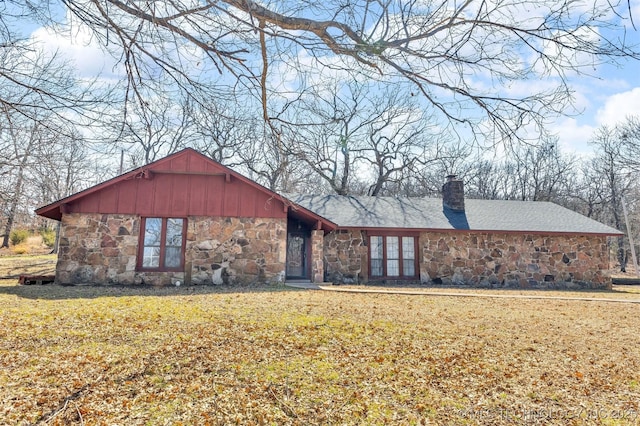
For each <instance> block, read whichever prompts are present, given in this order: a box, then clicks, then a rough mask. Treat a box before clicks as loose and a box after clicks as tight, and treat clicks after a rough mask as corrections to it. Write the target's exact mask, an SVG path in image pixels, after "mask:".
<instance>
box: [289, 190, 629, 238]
mask: <svg viewBox="0 0 640 426" xmlns="http://www.w3.org/2000/svg"><path fill="white" fill-rule="evenodd" d="M287 198H288V199H289V200H291V201H293V202H294V203H296V204H298V205H300V206H302V207H304V208H305V209H308V210H311V211H312V212H314V213H316V214H317V215H319V216H322V217H324V218H325V219H328V220H330V221H331V222H333V223H335V224H337V225H338V226H339V227H342V228H402V229H430V230H454V229H457V230H464V229H468V230H474V231H507V232H542V233H570V234H605V235H620V234H621V233H620V232H619V231H617V230H616V229H614V228H611V227H610V226H607V225H604V224H602V223H600V222H597V221H595V220H593V219H589V218H588V217H586V216H583V215H581V214H579V213H576V212H574V211H571V210H569V209H566V208H564V207H562V206H559V205H557V204H554V203H550V202H541V201H504V200H473V199H467V200H465V211H464V212H456V211H453V210H450V209H447V208H443V206H442V200H441V199H439V198H418V197H416V198H396V197H367V196H359V197H354V196H341V195H287Z"/></svg>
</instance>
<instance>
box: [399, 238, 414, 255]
mask: <svg viewBox="0 0 640 426" xmlns="http://www.w3.org/2000/svg"><path fill="white" fill-rule="evenodd" d="M402 258H403V259H404V260H408V259H411V260H413V259H415V258H416V257H415V244H414V239H413V237H402Z"/></svg>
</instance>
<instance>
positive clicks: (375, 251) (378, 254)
mask: <svg viewBox="0 0 640 426" xmlns="http://www.w3.org/2000/svg"><path fill="white" fill-rule="evenodd" d="M369 241H370V245H371V249H370V250H371V276H372V277H381V276H382V254H383V251H382V237H379V236H374V237H371V238H370V239H369Z"/></svg>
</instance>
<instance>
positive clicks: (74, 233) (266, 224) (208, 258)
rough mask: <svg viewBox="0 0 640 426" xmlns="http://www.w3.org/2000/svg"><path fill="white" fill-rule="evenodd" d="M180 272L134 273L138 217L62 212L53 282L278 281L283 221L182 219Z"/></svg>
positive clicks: (281, 267)
mask: <svg viewBox="0 0 640 426" xmlns="http://www.w3.org/2000/svg"><path fill="white" fill-rule="evenodd" d="M187 226H188V230H187V243H186V249H185V271H184V272H148V271H145V272H140V271H136V261H137V254H138V242H139V235H140V218H139V217H137V216H130V215H101V214H66V215H63V217H62V226H61V231H60V232H61V234H60V252H59V255H58V265H57V268H56V282H58V283H59V284H76V285H77V284H124V285H132V284H151V285H171V284H174V283H175V282H176V281H181V282H185V283H187V284H189V283H193V284H252V283H264V282H282V281H283V280H284V270H285V259H286V220H284V219H260V218H257V219H256V218H247V219H245V218H209V217H190V218H188V219H187Z"/></svg>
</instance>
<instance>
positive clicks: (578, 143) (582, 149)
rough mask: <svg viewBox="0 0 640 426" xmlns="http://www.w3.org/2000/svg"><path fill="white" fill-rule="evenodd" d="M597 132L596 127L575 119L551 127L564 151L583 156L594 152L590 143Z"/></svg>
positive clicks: (568, 119)
mask: <svg viewBox="0 0 640 426" xmlns="http://www.w3.org/2000/svg"><path fill="white" fill-rule="evenodd" d="M595 130H596V129H595V127H594V126H591V125H588V124H580V123H579V122H578V120H576V119H575V118H565V119H563V120H559V121H557V122H556V123H555V124H554V125H553V126H551V131H552V132H553V133H555V134H556V135H558V139H559V144H560V148H561V149H562V150H563V151H565V152H569V153H573V154H582V155H584V154H588V153H590V152H591V151H592V148H591V147H590V146H589V143H588V142H589V140H590V139H591V137H592V136H593V132H594V131H595Z"/></svg>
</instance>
